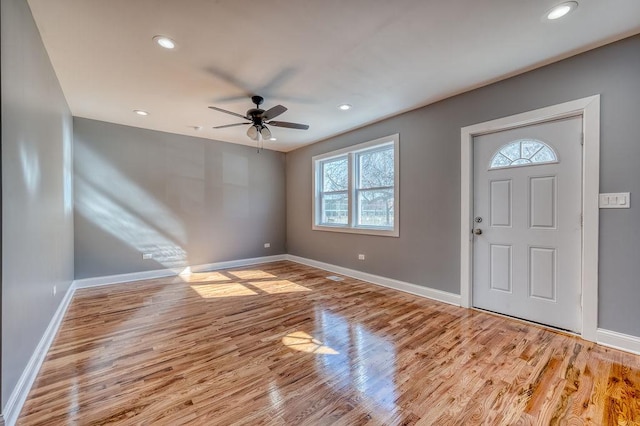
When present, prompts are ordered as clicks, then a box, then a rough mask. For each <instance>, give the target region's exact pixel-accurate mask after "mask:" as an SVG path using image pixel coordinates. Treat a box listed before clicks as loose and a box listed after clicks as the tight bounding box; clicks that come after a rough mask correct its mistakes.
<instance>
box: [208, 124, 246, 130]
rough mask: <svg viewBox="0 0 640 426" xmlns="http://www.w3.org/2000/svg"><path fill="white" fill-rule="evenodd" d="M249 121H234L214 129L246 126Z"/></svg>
mask: <svg viewBox="0 0 640 426" xmlns="http://www.w3.org/2000/svg"><path fill="white" fill-rule="evenodd" d="M247 124H249V123H233V124H225V125H224V126H216V127H214V129H225V128H227V127H235V126H246V125H247Z"/></svg>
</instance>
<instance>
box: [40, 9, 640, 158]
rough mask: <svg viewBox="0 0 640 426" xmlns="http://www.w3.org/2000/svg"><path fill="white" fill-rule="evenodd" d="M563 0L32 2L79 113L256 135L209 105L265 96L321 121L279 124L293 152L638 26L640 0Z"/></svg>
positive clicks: (300, 118) (239, 137) (245, 103)
mask: <svg viewBox="0 0 640 426" xmlns="http://www.w3.org/2000/svg"><path fill="white" fill-rule="evenodd" d="M560 1H561V0H560ZM560 1H557V0H484V1H478V0H395V1H390V0H348V1H345V0H322V1H320V0H289V1H287V0H261V1H256V0H135V1H134V0H108V1H105V0H29V4H30V6H31V9H32V12H33V15H34V17H35V20H36V23H37V25H38V28H39V29H40V33H41V34H42V38H43V40H44V44H45V46H46V48H47V51H48V52H49V55H50V57H51V61H52V63H53V66H54V69H55V71H56V74H57V76H58V78H59V80H60V84H61V86H62V89H63V91H64V94H65V96H66V98H67V101H68V103H69V107H70V108H71V112H72V114H73V115H74V116H77V117H86V118H92V119H96V120H103V121H108V122H113V123H119V124H125V125H130V126H136V127H142V128H147V129H153V130H160V131H166V132H172V133H178V134H185V135H191V136H198V137H203V138H209V139H216V140H222V141H227V142H233V143H240V144H246V145H253V144H254V143H255V142H254V141H252V140H250V139H249V138H248V137H247V136H246V134H245V131H246V128H245V127H244V126H242V127H233V128H229V129H222V130H214V129H212V126H219V125H224V124H230V123H235V122H238V121H242V120H240V119H237V118H235V117H233V116H230V115H226V114H223V113H220V112H216V111H213V110H210V109H208V108H207V106H209V105H215V106H218V107H220V108H224V109H227V110H231V111H235V112H237V113H240V114H244V113H245V112H246V110H247V109H249V108H251V107H252V105H251V102H250V99H249V94H253V93H255V94H259V95H262V96H264V97H265V98H266V100H265V103H264V105H263V108H265V109H268V108H270V107H272V106H274V105H276V104H283V105H284V106H286V107H287V108H289V110H288V111H287V112H285V113H284V114H282V115H281V116H279V117H278V118H277V120H282V121H292V122H300V123H306V124H309V125H310V126H311V127H310V129H309V130H308V131H301V130H292V129H282V128H275V127H273V128H272V129H271V130H272V131H273V134H274V136H276V137H277V138H278V140H277V142H265V147H267V148H272V149H276V150H280V151H290V150H292V149H295V148H297V147H300V146H302V145H305V144H309V143H312V142H316V141H319V140H322V139H325V138H327V137H330V136H333V135H336V134H339V133H343V132H345V131H348V130H350V129H354V128H357V127H361V126H363V125H365V124H368V123H372V122H375V121H378V120H380V119H382V118H385V117H389V116H392V115H395V114H398V113H400V112H403V111H408V110H411V109H414V108H416V107H419V106H423V105H426V104H429V103H432V102H435V101H437V100H440V99H443V98H446V97H449V96H451V95H454V94H457V93H461V92H464V91H467V90H469V89H472V88H476V87H479V86H482V85H485V84H488V83H490V82H494V81H497V80H500V79H503V78H506V77H509V76H512V75H515V74H518V73H521V72H524V71H527V70H530V69H533V68H536V67H539V66H542V65H545V64H548V63H550V62H554V61H556V60H559V59H562V58H565V57H568V56H571V55H573V54H576V53H578V52H582V51H585V50H588V49H591V48H593V47H596V46H599V45H603V44H605V43H608V42H611V41H614V40H617V39H621V38H623V37H626V36H629V35H632V34H636V33H639V32H640V19H639V18H640V1H638V0H606V1H603V0H580V5H579V7H578V8H577V9H576V10H575V12H574V13H572V14H570V15H568V16H567V17H565V18H563V19H561V20H558V21H553V22H549V21H544V20H543V19H542V16H543V14H544V12H545V11H546V10H548V9H550V8H551V7H552V6H554V5H555V4H557V3H559V2H560ZM158 34H162V35H166V36H169V37H171V38H173V39H174V40H175V41H176V42H177V44H178V48H177V49H175V50H173V51H169V50H164V49H162V48H160V47H158V46H157V45H156V44H154V43H153V42H152V37H153V36H155V35H158ZM230 98H233V99H230ZM342 103H350V104H352V105H353V109H352V110H351V111H347V112H344V111H340V110H338V108H337V106H338V105H339V104H342ZM134 109H142V110H147V111H149V112H150V115H149V116H147V117H141V116H138V115H135V114H134V113H133V112H132V110H134ZM194 126H202V129H200V130H196V129H194Z"/></svg>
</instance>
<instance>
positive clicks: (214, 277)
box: [179, 268, 231, 283]
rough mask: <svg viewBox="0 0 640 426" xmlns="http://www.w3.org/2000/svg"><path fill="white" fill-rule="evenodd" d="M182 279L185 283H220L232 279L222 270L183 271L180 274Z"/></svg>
mask: <svg viewBox="0 0 640 426" xmlns="http://www.w3.org/2000/svg"><path fill="white" fill-rule="evenodd" d="M187 269H188V268H187ZM179 277H180V279H181V280H182V281H184V282H185V283H198V282H199V283H211V282H214V283H220V282H224V281H231V278H229V277H227V276H226V275H224V274H221V273H220V272H190V271H189V272H184V271H183V272H182V273H181V274H180V275H179Z"/></svg>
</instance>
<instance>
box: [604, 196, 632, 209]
mask: <svg viewBox="0 0 640 426" xmlns="http://www.w3.org/2000/svg"><path fill="white" fill-rule="evenodd" d="M599 204H600V208H601V209H628V208H630V207H631V193H630V192H610V193H606V194H600V203H599Z"/></svg>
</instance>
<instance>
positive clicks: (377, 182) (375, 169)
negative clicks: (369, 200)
mask: <svg viewBox="0 0 640 426" xmlns="http://www.w3.org/2000/svg"><path fill="white" fill-rule="evenodd" d="M393 169H394V161H393V147H392V146H391V147H389V148H388V149H385V150H383V151H373V152H364V153H362V154H358V173H359V175H358V176H359V178H360V179H359V188H364V189H366V188H380V187H383V186H393Z"/></svg>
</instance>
